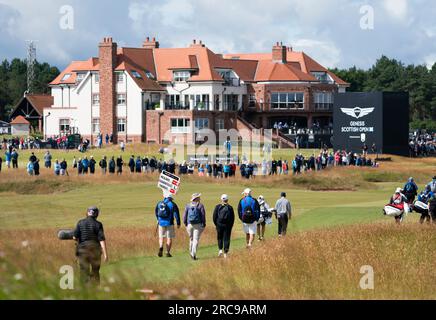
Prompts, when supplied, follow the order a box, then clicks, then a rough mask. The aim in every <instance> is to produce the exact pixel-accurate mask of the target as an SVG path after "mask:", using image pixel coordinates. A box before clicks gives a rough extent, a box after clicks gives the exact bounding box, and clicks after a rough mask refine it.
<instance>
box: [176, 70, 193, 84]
mask: <svg viewBox="0 0 436 320" xmlns="http://www.w3.org/2000/svg"><path fill="white" fill-rule="evenodd" d="M173 76H174V81H175V82H186V81H188V80H189V78H190V77H191V73H190V72H189V71H174V73H173Z"/></svg>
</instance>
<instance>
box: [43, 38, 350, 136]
mask: <svg viewBox="0 0 436 320" xmlns="http://www.w3.org/2000/svg"><path fill="white" fill-rule="evenodd" d="M98 50H99V54H98V58H97V57H92V58H90V59H88V60H86V61H73V62H72V63H71V64H70V65H69V66H68V67H67V68H66V69H65V70H63V71H62V73H61V74H60V75H59V76H58V77H57V78H56V79H54V80H53V81H52V82H51V83H50V86H51V94H52V96H53V104H52V105H51V107H47V108H44V112H43V113H44V115H43V119H44V121H45V123H44V125H45V128H44V131H45V136H46V137H51V136H57V135H62V134H68V133H79V134H81V135H82V136H83V137H87V138H88V139H90V141H91V142H92V143H94V142H95V139H96V137H97V135H98V134H100V133H101V134H102V135H103V136H105V135H106V134H109V135H111V134H112V135H113V138H114V140H115V142H117V141H124V142H147V143H159V144H160V143H171V142H175V141H178V142H182V141H184V142H185V143H186V142H188V143H193V142H195V141H198V139H199V137H198V136H197V133H198V131H199V130H200V129H204V128H208V129H210V130H212V131H215V132H216V133H217V134H218V133H219V131H220V130H230V129H237V130H240V129H249V130H252V129H254V128H256V129H260V130H262V129H271V128H273V127H274V126H275V125H276V124H277V123H282V124H287V126H286V127H288V125H296V126H297V127H298V128H312V127H313V124H314V123H316V124H317V125H318V126H321V127H328V126H329V125H330V124H331V122H332V115H333V112H332V106H333V101H332V100H333V93H335V92H344V91H345V89H346V87H347V86H348V84H347V83H346V82H344V81H343V80H341V79H340V78H338V77H337V76H336V75H335V74H333V73H331V72H330V71H329V70H327V69H326V68H324V67H323V66H321V65H320V64H319V63H317V62H316V61H314V60H313V59H312V58H310V57H309V56H308V55H306V54H305V53H304V52H296V51H294V50H293V49H292V48H289V47H286V46H285V45H283V44H281V43H276V44H275V45H274V46H273V47H272V50H271V52H269V53H260V54H225V55H223V54H217V53H214V52H212V51H211V50H210V49H209V48H207V46H206V45H205V44H204V43H203V42H202V41H195V40H194V41H193V42H192V44H190V45H189V46H188V47H186V48H160V46H159V42H158V41H156V39H154V38H153V39H150V38H147V39H146V40H145V41H144V43H143V45H142V47H141V48H124V47H123V48H120V47H118V46H117V43H116V42H114V41H113V40H112V38H104V39H103V41H102V42H101V43H100V44H99V46H98ZM276 131H277V130H276ZM285 133H286V132H285ZM273 139H275V140H277V141H279V140H280V142H281V143H285V144H288V145H291V144H292V143H291V139H289V138H288V137H287V136H286V134H283V133H279V134H277V133H275V134H274V135H273Z"/></svg>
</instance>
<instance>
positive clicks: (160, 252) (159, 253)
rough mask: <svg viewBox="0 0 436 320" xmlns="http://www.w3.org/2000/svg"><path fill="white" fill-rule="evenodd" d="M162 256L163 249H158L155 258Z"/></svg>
mask: <svg viewBox="0 0 436 320" xmlns="http://www.w3.org/2000/svg"><path fill="white" fill-rule="evenodd" d="M162 255H163V248H160V249H159V252H158V254H157V256H158V257H162Z"/></svg>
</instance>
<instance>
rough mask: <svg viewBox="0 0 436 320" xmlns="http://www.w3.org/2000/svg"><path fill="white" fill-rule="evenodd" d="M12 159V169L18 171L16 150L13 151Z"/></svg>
mask: <svg viewBox="0 0 436 320" xmlns="http://www.w3.org/2000/svg"><path fill="white" fill-rule="evenodd" d="M11 159H12V168H13V169H18V152H17V150H16V149H13V150H12V153H11Z"/></svg>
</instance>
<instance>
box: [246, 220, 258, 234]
mask: <svg viewBox="0 0 436 320" xmlns="http://www.w3.org/2000/svg"><path fill="white" fill-rule="evenodd" d="M243 226H244V233H245V234H250V235H256V232H257V222H253V223H243Z"/></svg>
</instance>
